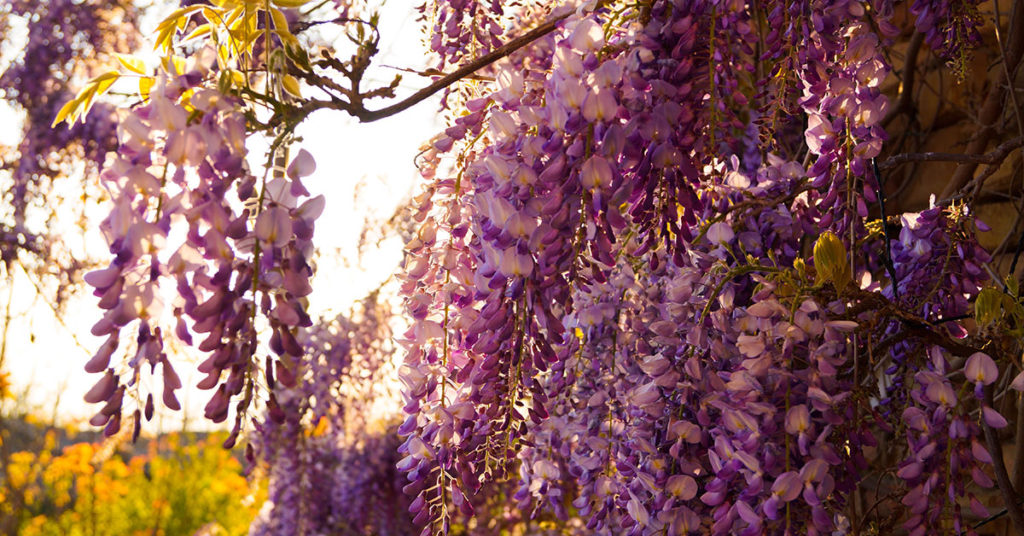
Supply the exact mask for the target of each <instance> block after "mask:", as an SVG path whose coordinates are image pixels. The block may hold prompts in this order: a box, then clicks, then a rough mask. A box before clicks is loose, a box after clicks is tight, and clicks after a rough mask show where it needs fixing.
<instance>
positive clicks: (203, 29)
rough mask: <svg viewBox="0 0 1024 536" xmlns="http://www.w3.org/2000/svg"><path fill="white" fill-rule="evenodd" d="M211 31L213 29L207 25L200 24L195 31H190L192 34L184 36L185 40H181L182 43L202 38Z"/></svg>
mask: <svg viewBox="0 0 1024 536" xmlns="http://www.w3.org/2000/svg"><path fill="white" fill-rule="evenodd" d="M211 30H213V27H212V26H210V24H209V23H207V24H201V25H199V27H197V28H196V29H195V30H192V33H190V34H188V35H186V36H185V38H184V39H182V41H190V40H192V39H195V38H197V37H202V36H204V35H206V34H208V33H210V31H211Z"/></svg>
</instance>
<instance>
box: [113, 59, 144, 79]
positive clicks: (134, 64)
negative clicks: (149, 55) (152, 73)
mask: <svg viewBox="0 0 1024 536" xmlns="http://www.w3.org/2000/svg"><path fill="white" fill-rule="evenodd" d="M114 57H115V58H117V61H118V63H120V64H121V66H122V67H124V68H125V69H128V70H129V71H131V72H133V73H138V74H146V64H145V63H143V62H142V60H140V59H139V58H136V57H135V56H129V55H127V54H114Z"/></svg>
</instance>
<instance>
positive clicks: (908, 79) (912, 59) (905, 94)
mask: <svg viewBox="0 0 1024 536" xmlns="http://www.w3.org/2000/svg"><path fill="white" fill-rule="evenodd" d="M922 43H924V34H923V33H921V32H917V31H915V32H914V36H913V37H911V38H910V44H908V45H907V55H906V58H904V60H903V80H901V81H900V96H899V99H897V101H896V105H895V106H893V107H892V109H891V110H889V113H887V114H885V117H884V118H883V119H882V128H888V126H889V123H891V122H892V120H893V119H895V118H896V117H897V116H899V115H900V114H902V113H912V112H913V108H914V105H913V103H912V102H911V100H910V96H911V95H913V91H914V75H915V74H916V73H917V53H918V51H920V50H921V44H922Z"/></svg>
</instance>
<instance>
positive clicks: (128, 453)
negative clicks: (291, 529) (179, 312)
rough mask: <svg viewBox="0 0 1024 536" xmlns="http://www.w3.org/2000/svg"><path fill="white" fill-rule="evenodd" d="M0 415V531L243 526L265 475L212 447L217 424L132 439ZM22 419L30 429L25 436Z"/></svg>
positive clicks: (183, 531)
mask: <svg viewBox="0 0 1024 536" xmlns="http://www.w3.org/2000/svg"><path fill="white" fill-rule="evenodd" d="M3 424H4V427H3V431H4V432H5V433H4V434H3V436H2V437H0V440H2V441H3V444H2V445H0V448H2V449H3V451H4V456H3V459H4V462H5V463H3V464H2V465H3V469H2V470H0V534H19V535H24V536H51V535H53V536H55V535H62V536H78V535H82V536H104V535H148V536H175V535H191V534H198V535H205V536H215V535H235V534H245V533H247V532H248V527H249V524H250V523H251V522H252V519H253V518H254V517H255V515H256V513H257V511H258V509H259V507H260V505H261V504H262V503H263V500H264V497H265V496H266V486H265V479H262V478H254V479H252V480H251V481H250V480H247V478H246V475H245V474H244V471H243V464H242V463H241V461H240V460H239V459H238V458H236V457H235V454H236V453H233V452H232V451H229V450H225V449H222V448H220V447H219V445H220V443H221V442H223V440H224V435H225V434H223V433H218V434H209V435H205V434H191V433H172V434H164V435H161V436H159V437H157V438H151V439H149V440H145V439H143V440H140V441H139V443H138V444H136V445H134V446H132V445H131V444H130V443H129V442H126V441H124V440H125V439H126V438H124V437H114V438H111V439H109V440H105V441H96V442H94V441H90V439H92V438H93V436H92V435H90V434H81V435H75V434H74V432H71V431H68V430H64V429H59V428H55V427H45V426H41V425H39V424H38V421H37V420H36V419H32V418H27V416H20V417H18V418H15V419H11V418H5V419H4V422H3ZM18 428H20V429H21V430H20V432H21V433H14V432H16V429H18ZM26 429H27V430H30V431H35V432H38V434H37V437H36V438H34V439H31V440H29V442H28V444H24V443H25V442H24V439H23V438H24V436H25V435H26V434H25V433H24V432H25V430H26ZM18 437H21V438H22V440H21V441H20V442H21V443H23V444H21V445H18V447H21V448H19V450H14V447H15V445H14V443H16V442H19V441H18Z"/></svg>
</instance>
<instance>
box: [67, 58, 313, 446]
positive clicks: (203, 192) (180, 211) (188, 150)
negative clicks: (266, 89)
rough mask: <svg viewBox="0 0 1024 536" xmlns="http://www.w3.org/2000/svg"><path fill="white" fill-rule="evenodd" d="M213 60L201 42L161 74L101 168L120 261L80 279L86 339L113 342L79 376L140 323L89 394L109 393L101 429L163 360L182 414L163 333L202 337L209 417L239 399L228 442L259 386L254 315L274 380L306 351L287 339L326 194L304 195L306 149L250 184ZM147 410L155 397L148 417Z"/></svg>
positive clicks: (101, 362)
mask: <svg viewBox="0 0 1024 536" xmlns="http://www.w3.org/2000/svg"><path fill="white" fill-rule="evenodd" d="M211 54H212V52H210V51H209V50H208V49H203V50H201V51H200V52H198V53H197V54H196V55H195V56H194V57H193V58H191V59H190V62H189V64H188V66H187V67H186V68H185V69H184V70H183V72H180V73H179V72H178V71H177V67H173V64H171V65H172V67H171V68H170V69H169V70H168V72H166V73H164V74H161V75H159V77H158V78H157V81H156V84H155V86H154V87H153V88H152V90H151V91H150V93H149V101H148V103H147V104H146V105H144V106H140V107H138V108H136V109H135V110H134V111H133V112H132V114H131V115H130V116H129V117H128V118H126V119H125V120H124V122H123V123H122V127H121V148H120V151H119V152H118V154H117V156H115V157H114V158H113V159H112V160H110V161H109V162H108V165H107V166H106V169H105V170H104V172H103V178H104V180H105V182H106V185H107V188H108V189H109V190H110V191H111V193H112V194H113V198H114V199H115V200H116V206H115V207H114V209H113V211H112V212H111V215H110V217H109V218H108V219H107V220H106V221H105V222H104V225H103V230H104V232H105V233H106V234H107V237H108V240H109V242H110V245H111V253H112V254H113V255H114V259H113V261H112V262H111V264H110V266H109V267H108V268H105V269H103V270H99V271H95V272H92V273H90V274H88V275H87V276H86V281H87V282H88V283H89V284H90V285H92V286H93V287H95V289H96V292H95V293H96V295H97V296H99V297H100V298H101V300H100V306H101V307H102V308H103V309H105V310H106V311H107V313H106V314H105V315H104V317H103V319H101V320H100V321H99V322H98V323H97V324H96V325H95V326H94V327H93V333H94V334H95V335H101V336H102V335H106V336H108V344H106V345H104V347H103V348H102V349H101V350H100V352H99V353H98V354H97V356H96V357H94V358H93V359H92V360H91V361H90V363H89V364H88V365H87V370H89V371H92V372H96V371H102V370H104V369H108V367H109V366H110V361H111V356H112V354H113V351H114V349H115V348H116V347H117V346H118V341H123V340H124V338H125V337H124V333H123V330H124V329H125V328H127V327H128V326H129V325H134V326H137V327H136V329H135V333H136V334H137V335H136V336H135V339H136V341H137V344H136V345H135V348H134V349H131V348H129V351H134V352H135V353H134V356H133V357H131V358H130V359H129V361H128V362H127V363H126V364H125V365H123V366H117V365H116V362H115V365H114V366H113V367H110V368H109V369H108V376H110V375H112V377H114V378H116V379H118V381H117V382H116V383H117V388H115V389H114V390H113V391H110V390H106V391H104V393H102V394H103V395H106V396H100V394H101V393H97V394H96V395H95V396H93V397H92V398H94V399H99V400H105V401H107V406H106V407H105V408H104V409H103V410H102V411H101V412H100V414H98V415H97V416H96V417H95V418H94V420H93V422H94V424H97V425H100V424H103V423H107V432H108V433H113V432H114V431H116V429H117V427H118V422H119V421H118V419H119V411H118V410H119V408H120V406H121V399H122V398H123V396H124V394H125V389H132V390H133V391H134V392H135V393H137V394H138V396H140V397H141V396H142V393H141V392H140V390H139V385H140V381H141V380H142V376H143V375H142V371H143V367H144V366H145V365H147V364H148V365H149V369H150V372H151V373H152V372H155V368H156V366H157V365H158V364H159V365H162V367H163V375H162V376H163V390H162V393H163V395H162V400H163V402H164V405H165V406H167V407H168V408H170V409H178V408H179V406H180V405H179V403H178V401H177V398H176V396H175V390H176V389H178V388H179V387H181V385H180V381H179V380H178V376H177V375H176V374H175V372H174V369H173V366H172V364H171V361H170V360H169V359H168V357H167V354H166V352H165V351H164V344H165V340H166V337H167V336H168V334H169V333H170V332H171V331H173V332H174V334H175V336H176V338H177V339H178V340H179V341H180V342H182V343H184V344H187V345H191V344H193V342H194V341H193V335H196V334H202V338H201V339H200V340H198V341H195V343H196V346H197V349H198V350H199V351H201V352H203V353H205V354H206V355H207V358H206V359H205V360H204V361H203V362H202V363H201V364H200V365H199V371H200V372H202V373H204V374H206V375H207V376H206V378H205V379H204V380H203V381H201V382H200V384H199V387H200V388H201V389H216V391H215V392H214V394H213V396H212V397H211V399H210V401H209V403H208V404H207V406H206V408H205V413H206V417H207V418H209V419H211V420H212V421H214V422H221V421H223V420H225V419H226V418H227V416H228V413H229V406H230V401H231V399H232V398H233V397H236V396H239V397H240V399H239V401H238V404H237V407H236V408H235V409H236V418H235V427H234V433H233V434H232V435H231V437H230V438H229V440H228V442H229V443H233V442H234V441H235V438H236V437H237V434H238V433H239V431H240V429H241V420H242V416H243V415H244V410H245V409H246V408H247V407H248V405H249V403H250V402H251V401H252V398H253V394H254V393H253V389H254V383H253V381H254V380H253V376H254V373H255V371H256V370H257V363H256V362H254V359H253V358H254V355H255V354H256V352H257V350H258V348H259V344H260V343H259V339H258V336H257V325H256V322H255V320H256V318H257V315H260V316H261V317H264V318H266V319H267V321H268V324H269V328H270V330H271V331H272V333H271V336H270V339H269V341H268V342H269V346H270V349H271V350H272V351H273V352H275V353H276V354H277V355H279V356H282V358H281V361H279V362H278V364H277V367H278V369H279V370H278V375H279V376H286V375H287V373H286V372H284V371H283V370H281V369H287V368H288V367H289V366H290V363H291V359H293V358H295V357H298V356H301V355H302V349H301V347H300V345H299V344H298V342H297V341H296V340H295V333H296V330H297V329H299V328H301V327H303V326H308V325H310V319H309V317H308V316H307V315H306V314H305V300H304V297H305V296H306V295H308V294H309V292H310V291H311V288H310V286H309V282H308V281H309V278H310V276H311V275H312V268H311V264H310V263H311V255H312V244H311V242H310V240H311V238H312V233H313V222H314V220H315V219H316V218H317V216H319V214H320V212H321V211H322V210H323V205H324V203H323V198H322V197H320V198H316V199H311V200H307V201H305V202H303V203H299V198H301V197H303V196H306V195H308V193H307V192H306V191H305V188H304V187H303V186H302V183H301V181H300V178H301V177H303V176H306V175H308V174H310V173H311V172H312V169H313V166H314V164H313V162H312V157H310V156H309V155H308V154H307V153H305V152H300V153H299V155H298V156H297V157H296V159H295V161H294V162H293V163H292V165H291V166H289V168H288V170H287V173H286V174H283V175H282V176H276V177H274V178H273V179H272V180H270V181H267V182H266V183H265V184H262V185H259V186H258V187H257V184H256V178H255V177H253V176H252V175H251V174H250V172H249V168H248V164H247V163H246V161H245V155H246V150H245V138H246V125H245V119H244V117H243V115H242V113H241V111H240V110H239V104H238V103H237V102H236V101H235V100H234V99H232V98H230V97H228V96H226V95H223V94H221V93H219V92H217V91H215V90H212V89H208V88H206V87H205V86H204V81H205V80H207V78H208V74H209V73H210V68H211V65H212V57H211ZM232 193H233V194H234V195H232ZM180 235H184V236H183V237H180ZM170 240H173V241H175V242H176V243H173V244H168V242H169V241H170ZM172 285H173V287H174V292H173V293H171V294H172V297H171V298H170V309H172V312H173V315H174V318H175V325H174V327H173V329H168V328H167V327H165V326H163V325H162V320H163V319H162V317H163V308H164V305H165V296H166V295H167V292H166V291H167V289H168V287H171V286H172ZM186 319H190V320H191V321H192V324H191V326H189V324H188V322H187V320H186ZM125 346H127V345H125ZM268 362H269V360H268ZM271 372H272V371H268V374H269V373H271ZM224 373H227V377H226V378H224ZM101 383H102V382H101ZM90 401H95V400H90ZM138 405H139V406H140V407H141V406H142V404H141V402H140V403H139V404H138ZM138 413H139V410H136V414H137V416H138ZM151 415H152V395H149V396H148V397H147V402H146V416H147V418H148V417H150V416H151ZM135 422H136V423H139V422H140V420H139V419H136V421H135ZM136 426H138V425H136Z"/></svg>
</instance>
